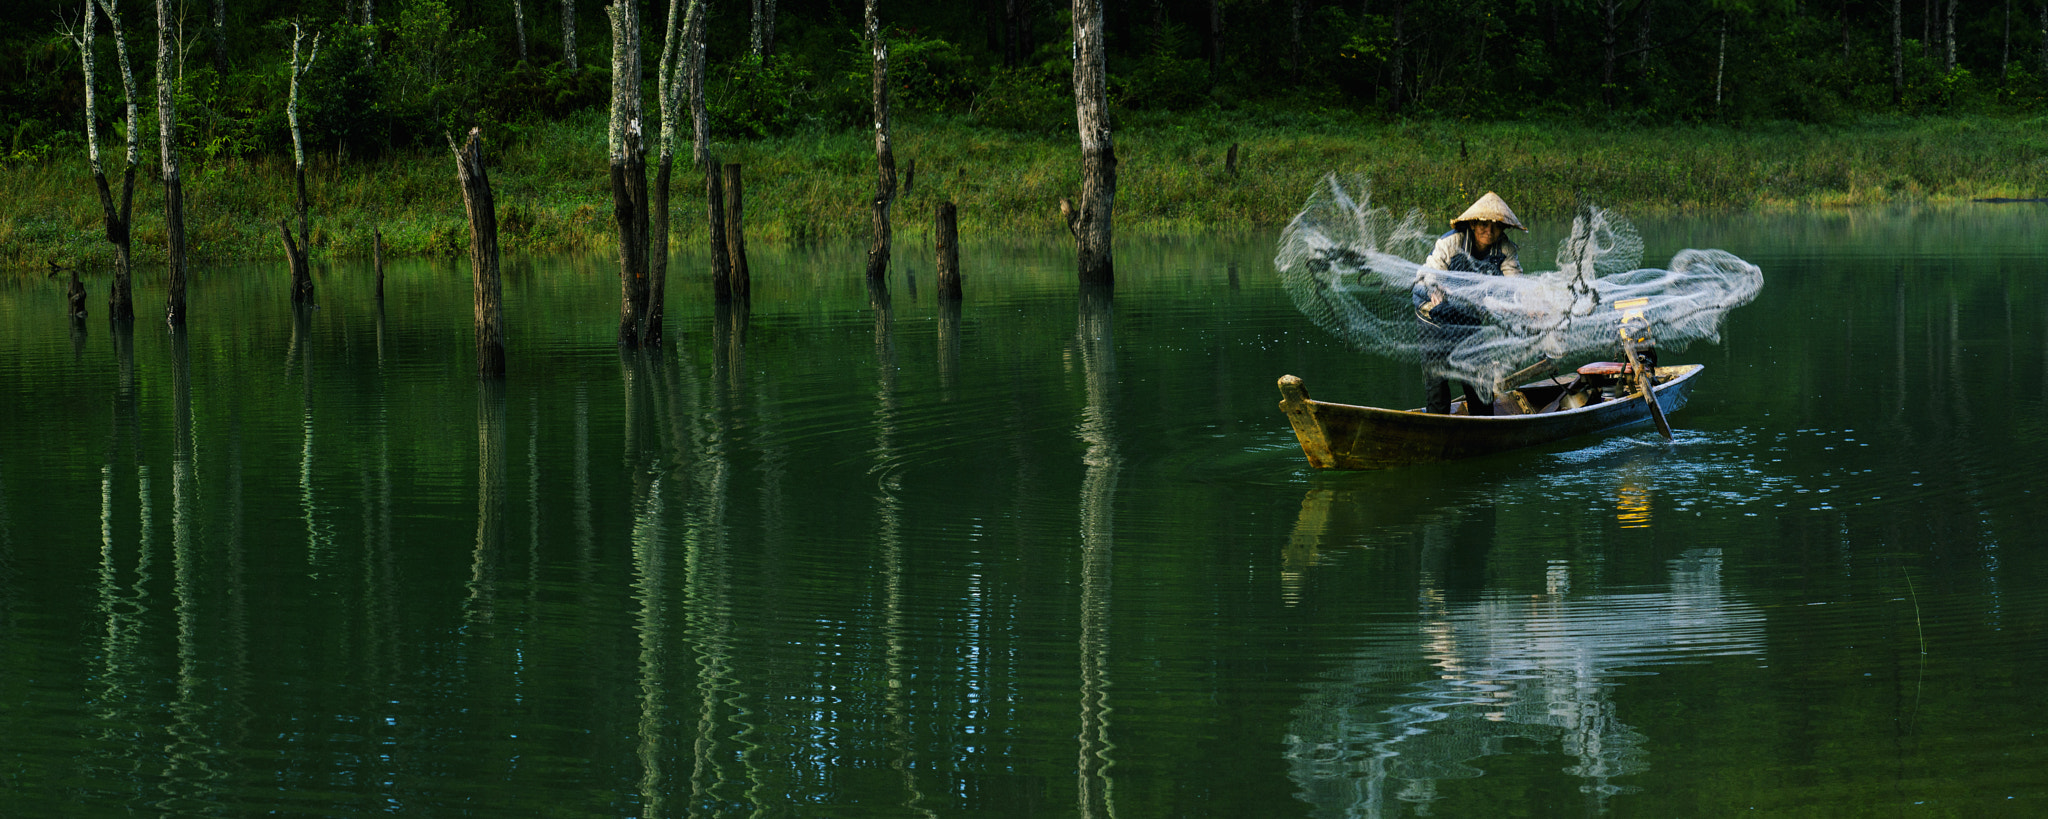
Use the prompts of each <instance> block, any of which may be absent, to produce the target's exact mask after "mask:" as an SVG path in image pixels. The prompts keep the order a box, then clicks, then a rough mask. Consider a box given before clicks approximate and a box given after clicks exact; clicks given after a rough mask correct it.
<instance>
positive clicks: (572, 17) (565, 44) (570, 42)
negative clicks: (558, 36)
mask: <svg viewBox="0 0 2048 819" xmlns="http://www.w3.org/2000/svg"><path fill="white" fill-rule="evenodd" d="M562 64H563V65H566V66H568V67H569V73H571V74H574V73H576V0H562Z"/></svg>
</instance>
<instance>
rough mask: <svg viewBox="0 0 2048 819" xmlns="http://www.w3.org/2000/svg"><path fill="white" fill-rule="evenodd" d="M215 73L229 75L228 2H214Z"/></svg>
mask: <svg viewBox="0 0 2048 819" xmlns="http://www.w3.org/2000/svg"><path fill="white" fill-rule="evenodd" d="M212 34H213V73H214V76H217V77H221V78H223V79H225V78H226V77H227V75H228V0H213V32H212Z"/></svg>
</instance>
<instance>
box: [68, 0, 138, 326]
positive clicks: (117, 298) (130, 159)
mask: <svg viewBox="0 0 2048 819" xmlns="http://www.w3.org/2000/svg"><path fill="white" fill-rule="evenodd" d="M98 5H99V9H100V11H102V12H103V13H104V14H105V15H106V18H107V25H108V27H109V29H110V30H111V32H112V34H113V37H114V53H115V55H116V56H117V57H118V58H119V63H120V66H121V93H122V95H123V97H124V98H125V102H126V105H125V107H124V109H123V115H124V116H125V120H124V121H125V122H126V123H127V127H125V128H124V129H123V130H124V131H125V132H126V133H125V136H126V137H127V141H128V152H127V155H126V167H124V168H123V170H122V172H121V198H120V201H119V203H118V204H117V203H116V202H115V200H114V193H113V190H112V189H111V187H110V186H109V185H108V183H107V174H106V170H105V169H104V168H103V167H102V166H101V164H100V144H99V116H98V113H97V106H96V105H95V102H94V90H93V89H94V88H95V86H96V85H97V83H98V80H97V79H96V77H95V71H94V66H93V52H94V46H93V34H94V31H95V30H96V29H97V26H96V25H94V22H95V17H94V11H93V8H94V3H93V0H86V4H85V20H84V21H83V23H82V27H81V28H80V30H79V54H80V55H81V58H82V59H83V61H84V66H85V145H86V154H87V156H88V157H89V158H90V159H91V161H92V176H93V186H94V187H95V188H96V189H98V191H99V197H100V212H101V214H102V215H103V216H104V217H105V219H106V226H107V228H106V229H107V241H108V242H109V243H112V244H113V246H114V282H113V284H112V285H111V286H110V287H109V288H108V289H107V317H108V318H109V319H111V320H113V321H116V322H124V323H125V322H132V321H134V320H135V299H134V288H133V285H132V284H131V282H132V281H133V277H132V275H131V274H132V261H131V260H132V258H133V254H132V253H131V252H130V237H131V231H130V228H131V227H132V225H133V221H132V220H133V218H134V216H133V214H134V205H135V171H136V168H137V166H138V165H140V164H141V154H142V146H141V142H140V140H141V131H142V129H141V128H140V125H141V112H140V110H139V108H140V106H139V104H138V103H137V101H136V98H135V94H136V88H135V70H134V68H133V67H132V66H131V65H130V64H129V62H128V37H127V32H126V31H125V30H124V29H123V27H122V25H121V13H120V9H119V6H118V2H117V0H100V2H99V4H98Z"/></svg>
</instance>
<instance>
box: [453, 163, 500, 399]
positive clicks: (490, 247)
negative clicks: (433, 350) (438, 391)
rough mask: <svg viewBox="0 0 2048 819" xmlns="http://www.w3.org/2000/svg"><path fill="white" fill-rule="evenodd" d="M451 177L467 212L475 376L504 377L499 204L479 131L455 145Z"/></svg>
mask: <svg viewBox="0 0 2048 819" xmlns="http://www.w3.org/2000/svg"><path fill="white" fill-rule="evenodd" d="M448 147H449V149H451V150H453V151H454V152H455V178H456V180H457V181H459V182H461V183H462V206H463V209H464V210H466V211H468V213H469V263H470V268H471V269H472V270H473V272H474V276H473V281H474V295H475V302H476V305H475V306H476V374H477V376H478V377H480V378H501V377H503V376H504V375H505V309H504V290H503V288H502V286H501V285H500V283H499V281H498V205H497V202H496V200H495V198H494V197H493V196H492V194H491V178H490V175H489V174H487V173H485V172H484V157H483V131H482V129H478V128H471V129H469V140H468V141H467V142H465V143H464V144H463V145H462V147H460V148H457V147H456V146H455V138H454V137H449V138H448Z"/></svg>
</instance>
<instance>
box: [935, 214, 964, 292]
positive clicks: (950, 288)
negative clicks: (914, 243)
mask: <svg viewBox="0 0 2048 819" xmlns="http://www.w3.org/2000/svg"><path fill="white" fill-rule="evenodd" d="M932 232H933V234H934V235H935V236H937V238H938V248H937V250H938V261H937V264H936V265H935V266H936V267H937V268H938V270H939V298H940V300H943V301H959V300H960V215H959V209H958V208H956V207H955V206H954V205H953V203H952V202H940V203H939V210H938V214H937V216H936V217H935V225H934V230H933V231H932Z"/></svg>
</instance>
